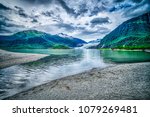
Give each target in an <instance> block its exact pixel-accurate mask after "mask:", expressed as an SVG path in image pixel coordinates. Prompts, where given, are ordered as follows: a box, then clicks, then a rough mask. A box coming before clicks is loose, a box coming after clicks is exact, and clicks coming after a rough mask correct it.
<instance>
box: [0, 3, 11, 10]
mask: <svg viewBox="0 0 150 117" xmlns="http://www.w3.org/2000/svg"><path fill="white" fill-rule="evenodd" d="M0 10H11V8H9V7H6V6H5V5H3V4H1V3H0Z"/></svg>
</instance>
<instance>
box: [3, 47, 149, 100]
mask: <svg viewBox="0 0 150 117" xmlns="http://www.w3.org/2000/svg"><path fill="white" fill-rule="evenodd" d="M15 51H17V52H26V53H41V54H48V55H49V56H48V57H45V58H43V59H40V60H38V61H35V62H30V63H26V64H22V65H15V66H12V67H9V68H5V69H1V70H0V99H2V98H4V97H7V96H9V95H12V94H15V93H18V92H20V91H23V90H26V89H29V88H31V87H34V86H37V85H40V84H43V83H46V82H48V81H51V80H54V79H58V78H62V77H65V76H69V75H73V74H77V73H81V72H83V71H86V70H90V69H92V68H96V67H101V68H104V67H106V66H109V65H111V63H129V62H145V61H146V62H148V61H150V53H146V52H142V51H117V50H115V51H112V50H95V49H91V50H89V49H69V50H50V49H35V50H32V49H31V50H29V49H26V50H15Z"/></svg>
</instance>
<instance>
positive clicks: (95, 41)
mask: <svg viewBox="0 0 150 117" xmlns="http://www.w3.org/2000/svg"><path fill="white" fill-rule="evenodd" d="M100 40H101V39H96V40H92V41H89V42H88V43H100Z"/></svg>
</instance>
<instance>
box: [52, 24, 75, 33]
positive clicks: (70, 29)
mask: <svg viewBox="0 0 150 117" xmlns="http://www.w3.org/2000/svg"><path fill="white" fill-rule="evenodd" d="M55 26H57V27H58V28H63V29H65V30H66V31H74V30H75V29H76V28H75V27H74V26H72V25H71V24H65V23H59V24H55Z"/></svg>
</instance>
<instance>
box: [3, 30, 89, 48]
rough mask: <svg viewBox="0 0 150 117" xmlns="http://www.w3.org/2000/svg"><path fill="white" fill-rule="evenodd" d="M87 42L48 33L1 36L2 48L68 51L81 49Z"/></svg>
mask: <svg viewBox="0 0 150 117" xmlns="http://www.w3.org/2000/svg"><path fill="white" fill-rule="evenodd" d="M85 43H86V42H85V41H83V40H81V39H78V38H74V37H71V36H68V35H66V34H63V33H61V34H58V35H51V34H48V33H44V32H40V31H36V30H26V31H22V32H18V33H15V34H13V35H10V36H0V48H55V49H61V48H62V49H66V48H73V47H80V46H82V45H83V44H85Z"/></svg>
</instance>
